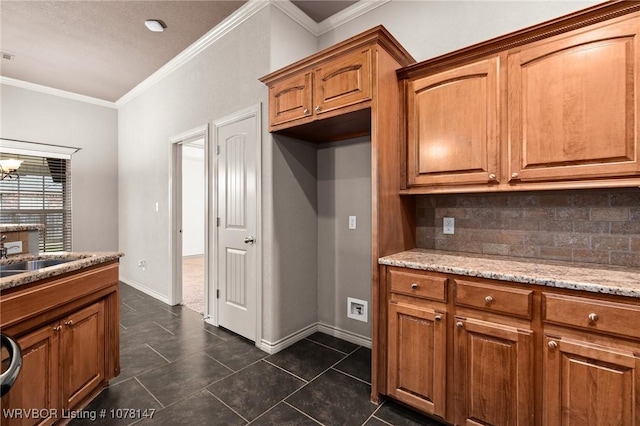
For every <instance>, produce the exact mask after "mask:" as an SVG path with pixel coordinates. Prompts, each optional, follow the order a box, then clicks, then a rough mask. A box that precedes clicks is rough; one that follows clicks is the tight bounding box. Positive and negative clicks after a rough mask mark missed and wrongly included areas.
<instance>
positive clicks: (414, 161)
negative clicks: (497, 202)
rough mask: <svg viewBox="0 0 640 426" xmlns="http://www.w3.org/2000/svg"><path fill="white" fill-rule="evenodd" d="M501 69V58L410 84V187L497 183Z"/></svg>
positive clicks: (408, 108) (408, 136) (408, 176)
mask: <svg viewBox="0 0 640 426" xmlns="http://www.w3.org/2000/svg"><path fill="white" fill-rule="evenodd" d="M498 68H499V58H497V57H495V58H491V59H486V60H483V61H479V62H475V63H473V64H470V65H466V66H463V67H459V68H455V69H452V70H449V71H445V72H442V73H439V74H435V75H431V76H427V77H423V78H420V79H416V80H413V81H410V82H409V85H408V93H407V102H408V105H407V126H408V129H407V138H408V147H407V148H408V149H407V157H408V158H407V180H408V182H407V183H408V185H409V186H415V185H443V184H474V183H475V184H478V183H487V182H492V181H495V182H497V180H498V177H499V170H498V161H499V160H498V156H499V151H498Z"/></svg>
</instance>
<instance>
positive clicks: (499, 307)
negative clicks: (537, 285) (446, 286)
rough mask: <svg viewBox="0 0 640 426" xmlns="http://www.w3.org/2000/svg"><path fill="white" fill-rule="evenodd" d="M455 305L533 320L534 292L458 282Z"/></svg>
mask: <svg viewBox="0 0 640 426" xmlns="http://www.w3.org/2000/svg"><path fill="white" fill-rule="evenodd" d="M455 289H456V292H455V304H456V305H459V306H468V307H471V308H476V309H482V310H485V311H490V312H499V313H502V314H507V315H513V316H518V317H523V318H531V310H532V297H533V291H532V290H522V289H518V288H507V287H499V286H495V285H491V284H483V283H476V282H471V281H461V280H456V287H455Z"/></svg>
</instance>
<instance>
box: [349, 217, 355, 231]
mask: <svg viewBox="0 0 640 426" xmlns="http://www.w3.org/2000/svg"><path fill="white" fill-rule="evenodd" d="M356 227H357V226H356V217H355V216H349V229H356Z"/></svg>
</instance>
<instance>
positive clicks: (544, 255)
mask: <svg viewBox="0 0 640 426" xmlns="http://www.w3.org/2000/svg"><path fill="white" fill-rule="evenodd" d="M416 208H417V246H418V247H421V248H429V249H439V250H449V251H457V252H468V253H484V254H495V255H505V256H515V257H527V258H537V259H551V260H564V261H574V262H588V263H597V264H603V265H619V266H629V267H640V189H639V188H631V189H626V188H625V189H598V190H567V191H540V192H512V193H500V194H494V193H491V194H464V195H460V194H452V195H421V196H418V197H417V202H416ZM444 217H452V218H454V219H455V233H454V234H453V235H445V234H443V232H442V221H443V220H442V218H444Z"/></svg>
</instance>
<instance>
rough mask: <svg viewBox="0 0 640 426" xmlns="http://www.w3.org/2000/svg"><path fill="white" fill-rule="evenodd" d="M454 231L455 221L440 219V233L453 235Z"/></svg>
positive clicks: (449, 218) (447, 218)
mask: <svg viewBox="0 0 640 426" xmlns="http://www.w3.org/2000/svg"><path fill="white" fill-rule="evenodd" d="M454 230H455V219H454V218H452V217H445V218H443V219H442V233H443V234H453V233H454Z"/></svg>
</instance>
